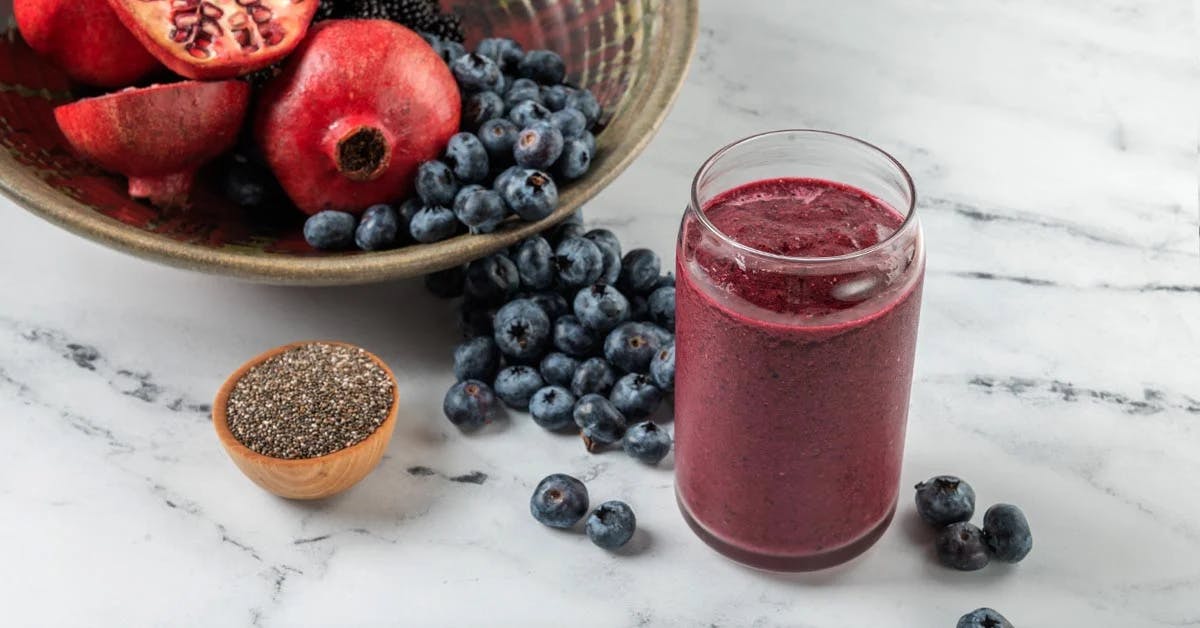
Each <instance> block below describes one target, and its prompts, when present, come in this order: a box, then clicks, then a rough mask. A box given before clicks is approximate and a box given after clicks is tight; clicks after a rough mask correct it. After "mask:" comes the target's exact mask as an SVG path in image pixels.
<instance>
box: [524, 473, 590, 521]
mask: <svg viewBox="0 0 1200 628" xmlns="http://www.w3.org/2000/svg"><path fill="white" fill-rule="evenodd" d="M587 510H588V491H587V487H586V486H584V485H583V482H580V481H579V480H576V479H575V478H573V477H571V476H569V475H565V474H562V473H555V474H554V475H549V476H546V478H545V479H543V480H542V481H541V482H538V485H537V488H535V489H533V497H530V498H529V512H530V514H532V515H533V518H534V519H537V520H538V521H540V522H541V523H543V524H545V525H548V526H550V527H551V528H570V527H572V526H574V525H575V524H576V523H579V520H580V519H583V516H584V515H586V514H587Z"/></svg>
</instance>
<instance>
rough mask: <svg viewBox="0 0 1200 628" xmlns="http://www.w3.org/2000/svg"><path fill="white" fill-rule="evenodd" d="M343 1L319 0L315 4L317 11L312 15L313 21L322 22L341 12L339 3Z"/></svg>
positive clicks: (343, 0)
mask: <svg viewBox="0 0 1200 628" xmlns="http://www.w3.org/2000/svg"><path fill="white" fill-rule="evenodd" d="M345 2H346V0H321V2H319V3H318V4H317V13H316V15H314V16H313V22H323V21H325V20H331V19H333V18H335V17H337V16H338V14H339V13H340V12H341V8H342V6H341V5H343V4H345Z"/></svg>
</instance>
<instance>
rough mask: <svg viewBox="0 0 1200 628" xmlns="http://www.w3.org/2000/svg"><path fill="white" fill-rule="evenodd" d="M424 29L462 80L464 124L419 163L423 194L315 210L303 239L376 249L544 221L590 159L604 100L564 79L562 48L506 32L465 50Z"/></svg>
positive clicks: (316, 244)
mask: <svg viewBox="0 0 1200 628" xmlns="http://www.w3.org/2000/svg"><path fill="white" fill-rule="evenodd" d="M424 36H425V38H426V40H427V41H429V43H430V45H432V46H433V47H434V50H436V51H437V52H438V53H439V54H440V55H441V56H442V58H443V59H444V60H445V61H446V63H448V64H449V65H450V70H451V71H452V72H453V74H454V78H455V80H456V81H457V82H458V86H459V91H460V92H461V93H462V95H463V105H462V122H461V131H462V132H460V133H458V134H457V135H454V136H453V137H451V138H450V141H449V143H448V144H447V145H446V151H445V154H444V155H443V157H442V159H441V160H438V161H428V162H425V163H423V164H421V166H420V168H419V169H418V171H417V177H416V196H414V197H412V198H409V199H407V200H405V201H403V202H402V203H399V204H398V205H396V206H393V205H386V204H384V205H375V206H372V207H370V208H368V209H367V210H366V212H365V213H364V214H363V216H362V219H361V220H359V219H357V218H356V217H355V216H354V215H352V214H349V213H346V212H340V211H323V212H320V213H318V214H314V215H313V216H311V217H309V219H308V220H307V221H306V222H305V224H304V239H305V240H306V241H307V242H308V243H309V245H311V246H313V247H314V248H317V249H323V250H337V249H348V248H351V247H353V246H357V247H358V248H360V249H362V250H364V251H378V250H383V249H390V248H395V247H397V246H403V245H405V244H409V243H412V242H419V243H431V242H439V241H441V240H445V239H447V238H450V237H453V236H455V235H458V234H459V233H462V232H464V231H468V232H470V233H490V232H492V231H495V230H496V229H497V228H498V227H499V226H500V224H501V223H502V222H504V221H505V220H506V219H507V218H508V217H509V216H510V215H516V216H517V217H519V218H520V219H521V220H525V221H530V222H533V221H538V220H541V219H543V218H545V217H547V216H549V215H550V214H551V213H552V212H553V211H554V209H555V208H556V207H557V206H558V187H557V185H556V183H555V181H560V182H561V181H571V180H574V179H578V178H580V177H582V176H583V175H585V174H587V171H588V169H589V168H590V167H591V164H592V156H593V155H594V154H595V153H596V137H595V135H593V134H592V131H593V130H594V129H595V127H596V124H597V123H598V122H599V121H600V118H601V114H602V111H601V107H600V103H599V102H598V101H597V100H596V97H595V96H593V95H592V93H591V92H589V91H588V90H586V89H578V88H575V87H571V86H569V85H566V84H564V83H563V81H564V80H565V78H566V65H565V64H564V63H563V60H562V57H560V56H559V55H558V53H556V52H553V51H550V50H531V51H529V52H525V51H524V50H522V49H521V46H520V44H518V43H516V42H515V41H513V40H511V39H502V38H492V39H484V40H483V41H481V42H480V43H479V47H478V49H477V50H476V51H475V52H473V53H468V52H467V51H466V49H465V48H463V45H462V44H460V43H458V42H455V41H452V40H448V39H441V38H439V37H436V36H433V35H428V34H426V35H424Z"/></svg>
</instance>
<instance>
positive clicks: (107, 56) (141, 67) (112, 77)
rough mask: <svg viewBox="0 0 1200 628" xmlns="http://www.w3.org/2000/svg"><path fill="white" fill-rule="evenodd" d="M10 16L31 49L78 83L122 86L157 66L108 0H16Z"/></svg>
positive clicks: (141, 76)
mask: <svg viewBox="0 0 1200 628" xmlns="http://www.w3.org/2000/svg"><path fill="white" fill-rule="evenodd" d="M13 17H14V18H15V19H16V21H17V30H19V31H21V37H22V38H23V39H24V40H25V43H27V44H29V47H30V48H33V50H34V52H36V53H38V54H40V55H42V56H43V57H46V58H47V59H49V60H50V61H52V62H53V63H54V64H55V65H57V66H58V67H59V68H61V69H62V70H63V71H64V72H66V73H67V76H69V77H71V78H72V79H74V80H76V81H79V82H80V83H86V84H88V85H95V86H97V87H125V86H127V85H132V84H133V83H136V82H137V81H138V80H140V79H142V78H143V77H145V76H146V75H148V74H150V72H152V71H153V70H154V69H155V68H158V67H160V66H159V64H158V60H157V59H155V58H154V57H153V56H151V55H150V53H149V52H146V49H145V48H144V47H143V46H142V44H141V43H139V42H138V40H137V39H135V38H134V36H133V34H132V33H130V32H129V29H127V28H125V25H123V24H121V20H118V19H117V15H116V13H113V10H112V9H111V8H110V7H109V6H108V2H107V0H15V1H14V2H13Z"/></svg>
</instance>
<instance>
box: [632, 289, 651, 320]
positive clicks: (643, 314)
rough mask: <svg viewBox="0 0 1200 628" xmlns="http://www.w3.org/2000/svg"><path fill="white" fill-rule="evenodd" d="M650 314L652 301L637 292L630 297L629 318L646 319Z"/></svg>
mask: <svg viewBox="0 0 1200 628" xmlns="http://www.w3.org/2000/svg"><path fill="white" fill-rule="evenodd" d="M649 316H650V303H649V301H647V300H646V297H644V296H642V295H640V294H635V295H633V296H631V297H629V320H633V321H644V320H646V318H648V317H649Z"/></svg>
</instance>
